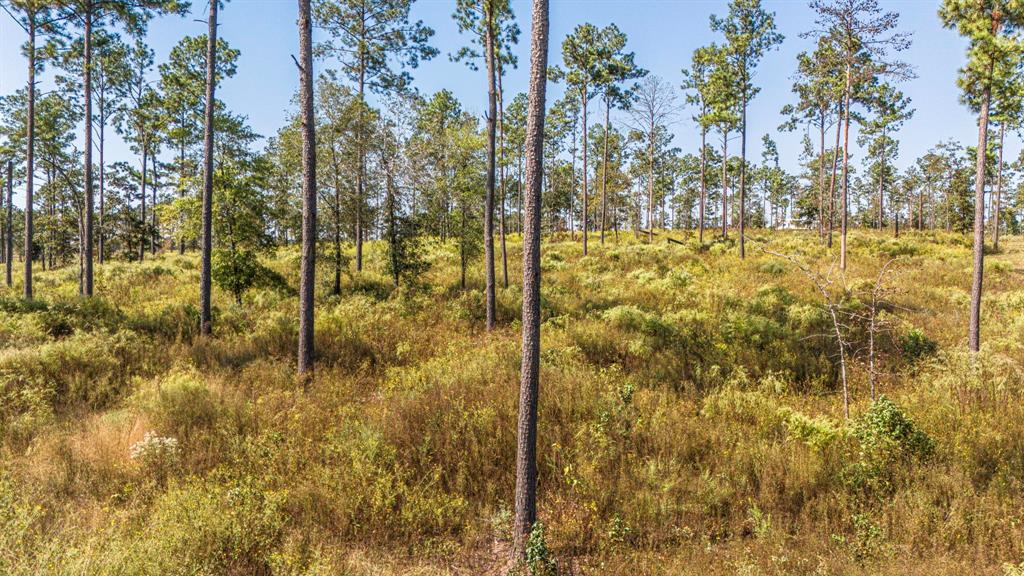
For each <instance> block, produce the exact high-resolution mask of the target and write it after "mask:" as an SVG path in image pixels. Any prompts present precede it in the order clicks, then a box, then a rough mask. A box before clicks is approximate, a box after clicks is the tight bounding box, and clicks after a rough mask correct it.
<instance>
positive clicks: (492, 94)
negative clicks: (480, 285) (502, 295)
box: [484, 3, 498, 331]
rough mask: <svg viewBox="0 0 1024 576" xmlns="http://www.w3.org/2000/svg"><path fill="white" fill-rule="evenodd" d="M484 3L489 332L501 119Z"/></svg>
mask: <svg viewBox="0 0 1024 576" xmlns="http://www.w3.org/2000/svg"><path fill="white" fill-rule="evenodd" d="M490 5H491V4H490V3H484V6H485V8H484V27H485V32H484V52H485V55H484V57H485V58H486V59H487V188H486V190H485V192H484V273H485V288H484V299H485V307H486V314H487V318H486V322H487V330H488V331H490V330H494V324H495V295H494V291H495V286H494V180H495V178H494V177H495V132H496V130H495V122H496V121H497V117H498V103H497V91H496V86H495V78H494V76H495V70H494V69H495V65H494V64H495V47H494V22H493V20H494V14H492V13H491V10H490V9H489V8H487V7H488V6H490Z"/></svg>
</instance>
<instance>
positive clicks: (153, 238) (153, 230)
mask: <svg viewBox="0 0 1024 576" xmlns="http://www.w3.org/2000/svg"><path fill="white" fill-rule="evenodd" d="M149 159H150V161H151V162H153V186H152V190H153V196H152V198H153V202H152V203H150V205H149V207H150V209H149V223H150V228H149V251H150V253H151V254H152V255H154V256H156V245H157V244H158V243H159V242H157V238H158V232H157V227H156V193H157V190H158V189H159V185H158V184H157V174H156V154H155V153H154V154H150V155H149Z"/></svg>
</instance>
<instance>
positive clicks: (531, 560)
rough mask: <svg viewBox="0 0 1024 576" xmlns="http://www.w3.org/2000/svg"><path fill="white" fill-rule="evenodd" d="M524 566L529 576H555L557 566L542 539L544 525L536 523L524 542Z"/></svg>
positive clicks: (545, 541) (543, 538)
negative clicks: (528, 571)
mask: <svg viewBox="0 0 1024 576" xmlns="http://www.w3.org/2000/svg"><path fill="white" fill-rule="evenodd" d="M526 565H527V567H528V568H529V569H530V576H557V575H558V566H557V565H556V564H555V560H554V559H553V558H552V557H551V551H550V550H549V549H548V544H547V540H546V539H545V537H544V524H542V523H540V522H537V523H535V524H534V525H533V529H532V530H530V535H529V537H528V538H527V540H526Z"/></svg>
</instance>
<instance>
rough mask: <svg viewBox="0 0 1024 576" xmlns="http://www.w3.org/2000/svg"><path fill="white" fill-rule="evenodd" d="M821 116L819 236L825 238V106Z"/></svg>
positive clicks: (819, 133)
mask: <svg viewBox="0 0 1024 576" xmlns="http://www.w3.org/2000/svg"><path fill="white" fill-rule="evenodd" d="M820 112H821V114H820V116H819V121H820V125H819V132H818V135H819V146H818V150H819V152H818V238H819V239H820V240H823V239H824V238H825V114H826V109H825V107H824V106H822V107H821V109H820Z"/></svg>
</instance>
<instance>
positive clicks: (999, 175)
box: [992, 122, 1006, 250]
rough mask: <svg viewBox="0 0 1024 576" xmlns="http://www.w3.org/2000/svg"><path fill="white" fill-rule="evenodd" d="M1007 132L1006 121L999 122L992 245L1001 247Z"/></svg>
mask: <svg viewBox="0 0 1024 576" xmlns="http://www.w3.org/2000/svg"><path fill="white" fill-rule="evenodd" d="M1005 132H1006V122H1002V123H1000V124H999V165H998V167H997V168H996V194H995V198H994V199H993V202H992V204H993V206H992V247H993V248H995V249H996V250H998V249H999V210H1000V209H1001V208H1002V206H1001V204H1002V201H1003V198H1002V197H1003V142H1004V140H1003V137H1004V135H1005Z"/></svg>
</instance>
